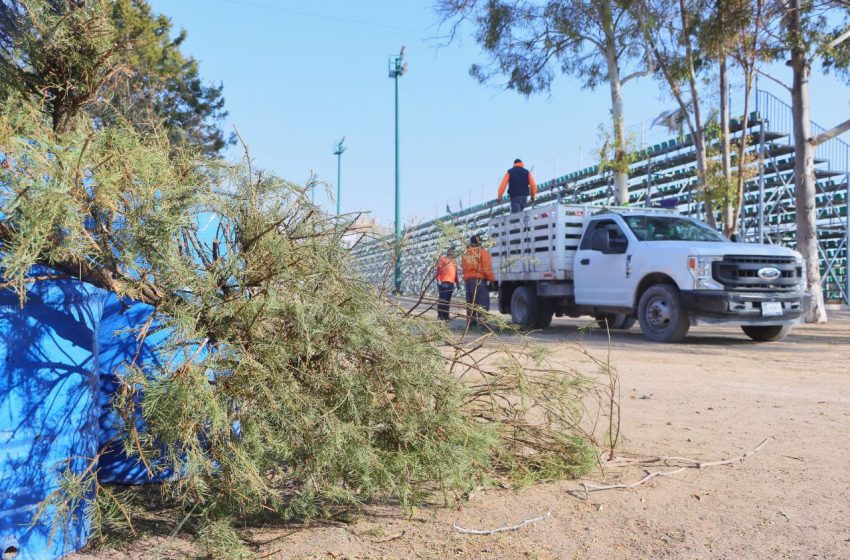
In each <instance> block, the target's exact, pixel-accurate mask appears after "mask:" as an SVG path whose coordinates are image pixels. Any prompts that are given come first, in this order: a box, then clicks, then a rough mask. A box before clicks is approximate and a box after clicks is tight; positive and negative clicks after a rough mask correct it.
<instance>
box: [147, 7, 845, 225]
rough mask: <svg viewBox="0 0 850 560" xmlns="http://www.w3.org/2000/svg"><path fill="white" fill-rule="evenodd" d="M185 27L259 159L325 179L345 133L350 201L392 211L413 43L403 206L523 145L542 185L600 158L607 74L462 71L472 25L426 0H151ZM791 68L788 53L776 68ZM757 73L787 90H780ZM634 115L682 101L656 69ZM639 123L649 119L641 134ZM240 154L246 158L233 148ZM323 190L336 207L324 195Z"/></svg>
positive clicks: (642, 116)
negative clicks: (458, 31)
mask: <svg viewBox="0 0 850 560" xmlns="http://www.w3.org/2000/svg"><path fill="white" fill-rule="evenodd" d="M151 4H152V5H153V7H154V9H155V10H156V11H158V12H161V13H164V14H166V15H168V16H169V17H171V18H172V20H173V22H174V24H175V27H176V28H181V27H182V28H185V29H186V30H187V31H188V39H187V41H186V43H185V44H184V47H183V50H184V51H185V52H186V53H188V54H191V55H192V56H194V57H195V58H197V59H198V60H199V61H200V62H201V73H202V75H203V76H204V78H205V79H207V80H209V81H213V82H218V81H221V82H223V83H224V95H225V98H226V104H227V109H228V110H229V112H230V117H229V118H228V123H227V125H226V127H227V128H228V130H232V126H233V125H236V126H237V127H238V129H239V132H240V133H241V135H242V136H243V137H244V138H245V140H246V142H247V143H248V145H249V146H250V149H251V152H252V154H253V156H254V158H255V160H256V165H258V166H260V167H264V168H267V169H271V170H274V171H275V172H276V173H278V174H279V175H281V176H284V177H286V178H288V179H290V180H292V181H295V182H299V183H303V182H305V181H306V180H307V178H308V177H309V176H310V174H311V173H315V174H316V175H318V176H319V178H321V179H323V180H325V181H327V182H328V183H330V184H331V185H332V189H333V191H334V192H335V189H336V187H335V183H336V176H337V169H336V156H334V155H333V153H332V148H333V144H334V142H336V141H337V140H339V139H340V138H341V137H342V136H345V137H346V145H347V146H348V149H347V151H346V152H345V154H344V155H343V161H342V165H343V169H342V187H343V194H342V210H343V212H357V211H369V212H371V213H372V214H373V215H375V216H376V217H377V218H378V219H380V221H381V222H382V223H383V224H384V225H387V226H391V225H392V221H393V207H394V206H393V205H394V202H393V196H394V176H395V175H394V151H393V150H394V129H393V115H394V113H393V83H392V80H390V79H389V78H388V76H387V60H388V57H389V56H390V55H391V54H394V53H397V52H398V49H399V47H400V46H401V45H405V46H406V49H407V52H406V58H407V61H408V64H409V70H408V73H407V74H406V75H405V76H403V77H402V78H401V81H400V84H399V85H400V105H401V183H402V216H403V218H404V220H405V222H410V221H417V220H423V219H430V218H433V217H434V216H435V215H436V213H437V212H438V211H439V212H440V213H442V212H445V208H446V204H451V206H452V209H457V208H458V206H459V205H460V203H461V202H460V201H462V204H463V205H464V206H467V205H469V204H470V202H471V203H472V204H476V203H478V202H481V201H483V200H485V199H489V198H493V197H494V196H495V193H496V189H497V187H498V184H499V181H500V179H501V177H502V175H503V174H504V172H505V170H506V169H507V168H508V167H509V166H510V164H511V162H512V161H513V159H514V158H516V157H520V158H522V159H523V160H524V161H525V162H526V164H527V166H529V167H532V168H533V169H534V172H535V176H536V178H537V180H538V182H542V181H544V180H546V179H549V178H551V177H553V176H555V175H556V173H557V175H563V174H565V173H567V172H569V171H573V170H575V169H577V168H578V167H579V165H580V164H583V165H584V166H587V165H590V164H592V163H594V162H593V156H592V155H591V154H590V152H591V151H592V150H593V149H595V148H596V147H597V146H598V144H599V141H598V138H599V125H600V124H602V123H607V121H608V118H609V117H608V115H609V106H610V98H609V95H608V90H607V85H604V84H603V86H602V87H600V88H599V89H597V90H596V91H588V90H583V89H581V87H580V83H579V82H578V81H576V80H575V79H572V78H568V77H562V78H559V79H558V80H557V81H556V83H555V84H554V86H553V88H552V91H551V93H550V94H548V95H547V94H544V95H538V96H534V97H532V98H530V99H526V98H524V97H522V96H520V95H518V94H516V93H514V92H509V91H502V90H501V89H500V88H499V87H498V85H497V84H494V85H491V86H482V85H480V84H478V83H477V82H476V81H475V80H473V79H472V78H471V77H470V76H469V74H468V70H469V66H470V64H471V63H473V62H483V61H485V58H484V57H483V56H482V54H481V52H480V50H479V49H478V47H477V45H476V44H475V42H474V41H473V40H472V39H471V37H470V35H469V29H466V30H465V31H466V33H465V34H464V35H463V37H462V40H460V41H456V42H455V43H454V44H452V45H449V46H441V45H442V42H441V41H439V40H437V39H435V37H436V36H437V35H438V34H439V33H440V30H439V29H438V28H437V27H436V23H437V18H436V15H435V14H434V12H433V9H432V7H431V6H432V0H395V1H384V0H381V1H366V0H360V1H351V0H348V1H344V0H314V1H313V2H309V3H308V2H297V1H293V0H151ZM772 71H773V72H775V73H777V74H778V75H780V76H781V77H783V78H786V79H789V80H790V72H789V71H788V70H787V69H786V68H785V67H784V66H777V67H775V68H774V69H772ZM761 86H762V87H763V88H764V89H767V90H770V91H772V92H774V93H775V94H777V95H778V96H779V97H780V98H782V99H785V100H787V101H789V102H790V99H789V97H788V94H787V92H784V91H783V90H782V89H781V88H780V87H779V86H776V85H774V84H771V83H769V82H767V80H762V82H761ZM848 91H849V90H848V88H847V86H846V85H845V84H844V83H843V82H841V81H839V80H836V79H834V78H832V77H829V76H822V75H818V74H817V73H816V75H815V76H814V78H813V80H812V117H813V119H814V120H815V121H818V122H820V123H821V124H823V125H826V126H832V125H833V124H837V123H838V122H840V121H843V120H845V119H846V118H847V115H848V113H850V107H848ZM624 96H625V107H626V119H625V121H626V124H627V125H628V126H629V128H630V130H631V131H632V133H633V137H634V139H635V140H636V141H637V142H639V141H640V137H641V134H643V138H644V141H645V142H647V143H651V142H653V141H659V140H661V139H663V138H666V137H667V136H668V134H667V133H666V132H665V131H663V130H661V129H659V128H657V127H656V128H650V123H651V121H652V119H653V118H654V117H655V116H656V115H658V113H659V112H661V111H662V110H665V109H668V108H672V106H673V103H672V102H671V100H670V99H669V98H667V97H666V96H665V95H664V94H663V93H662V92H661V90H660V88H659V86H658V84H657V83H656V82H654V81H653V80H652V79H649V78H647V79H642V80H637V81H633V82H630V83H629V84H627V85H626V87H625V90H624ZM641 131H643V132H642V133H641ZM230 155H231V157H233V158H235V157H238V155H239V151H238V150H233V151H232V153H231V154H230ZM317 200H318V201H319V202H320V203H321V204H323V205H324V206H325V207H326V208H328V209H330V210H331V211H333V209H334V206H333V203H332V202H331V201H330V200H329V199H328V198H327V197H326V196H325V194H324V193H320V195H319V196H318V198H317Z"/></svg>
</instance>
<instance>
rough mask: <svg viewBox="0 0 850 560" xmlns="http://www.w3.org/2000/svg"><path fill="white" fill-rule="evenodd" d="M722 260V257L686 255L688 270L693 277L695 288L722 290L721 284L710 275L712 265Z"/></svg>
mask: <svg viewBox="0 0 850 560" xmlns="http://www.w3.org/2000/svg"><path fill="white" fill-rule="evenodd" d="M721 260H723V257H699V256H690V257H688V271H689V272H690V273H691V276H693V277H694V289H695V290H722V289H723V284H721V283H719V282H717V281H716V280H715V279H714V278H712V275H711V269H712V265H713V264H714V263H715V262H717V261H721Z"/></svg>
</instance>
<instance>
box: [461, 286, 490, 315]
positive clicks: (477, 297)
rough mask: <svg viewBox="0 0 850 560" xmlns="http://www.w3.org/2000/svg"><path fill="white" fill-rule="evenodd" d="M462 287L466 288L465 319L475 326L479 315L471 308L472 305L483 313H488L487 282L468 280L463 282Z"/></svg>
mask: <svg viewBox="0 0 850 560" xmlns="http://www.w3.org/2000/svg"><path fill="white" fill-rule="evenodd" d="M464 287H465V288H466V305H467V309H466V318H467V320H469V321H471V322H472V324H475V323H477V322H478V316H479V314H480V313H479V311H478V310H474V309H473V308H472V305H473V304H474V305H475V306H477V307H481V308H483V309H484V310H485V311H490V292H489V291H487V281H486V280H482V279H481V278H470V279H469V280H464Z"/></svg>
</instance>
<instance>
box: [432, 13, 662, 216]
mask: <svg viewBox="0 0 850 560" xmlns="http://www.w3.org/2000/svg"><path fill="white" fill-rule="evenodd" d="M629 3H630V2H628V1H621V0H549V1H546V2H530V1H524V0H510V1H505V0H486V1H485V0H481V1H478V0H438V2H437V12H438V14H439V16H440V18H441V20H442V22H443V23H444V24H449V25H450V33H449V36H450V37H452V38H453V37H455V36H456V34H457V33H459V32H460V30H461V27H462V25H463V24H464V23H465V22H469V23H471V24H472V26H473V28H474V37H475V40H476V41H477V42H478V44H479V45H480V46H481V47H482V48H483V50H484V52H485V53H487V54H488V55H489V56H490V60H489V62H488V63H486V64H483V65H480V64H473V65H472V67H471V69H470V73H471V74H472V76H473V77H475V78H476V79H478V80H479V81H480V82H489V81H491V80H493V79H494V78H495V77H496V76H503V77H505V78H507V81H506V82H504V86H505V87H506V88H507V89H512V90H515V91H517V92H519V93H520V94H523V95H531V94H532V93H535V92H541V91H549V90H550V88H551V86H552V83H553V81H554V79H555V77H556V76H557V74H558V73H562V74H565V75H570V76H574V77H576V78H577V79H579V80H580V81H581V82H582V84H583V86H584V87H587V88H591V89H595V88H596V87H598V86H600V85H601V84H602V83H604V82H607V83H608V88H609V91H610V97H611V127H612V131H613V144H614V149H613V151H614V157H613V163H612V168H613V171H614V185H615V189H616V200H617V202H618V203H619V204H625V203H627V202H628V179H629V159H628V153H627V152H628V148H627V145H626V132H625V124H624V107H623V86H624V85H625V84H626V83H628V82H630V81H631V80H634V79H635V78H638V77H640V76H644V75H646V74H648V69H647V66H646V56H645V50H644V47H643V42H642V41H641V37H640V26H639V25H638V24H637V22H636V20H635V18H634V17H633V15H632V13H631V12H630V11H629V9H628V5H629Z"/></svg>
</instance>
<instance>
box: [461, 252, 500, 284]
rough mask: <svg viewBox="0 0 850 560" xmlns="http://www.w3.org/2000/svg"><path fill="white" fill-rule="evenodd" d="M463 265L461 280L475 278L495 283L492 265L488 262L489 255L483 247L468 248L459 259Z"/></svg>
mask: <svg viewBox="0 0 850 560" xmlns="http://www.w3.org/2000/svg"><path fill="white" fill-rule="evenodd" d="M461 263H462V264H463V279H464V280H472V279H475V278H478V279H481V280H487V281H488V282H495V281H496V277H495V276H494V275H493V264H492V262H491V261H490V253H489V252H488V251H487V249H485V248H484V247H469V248H468V249H467V250H466V252H465V253H464V254H463V257H462V258H461Z"/></svg>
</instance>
